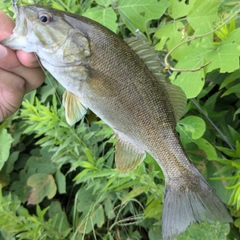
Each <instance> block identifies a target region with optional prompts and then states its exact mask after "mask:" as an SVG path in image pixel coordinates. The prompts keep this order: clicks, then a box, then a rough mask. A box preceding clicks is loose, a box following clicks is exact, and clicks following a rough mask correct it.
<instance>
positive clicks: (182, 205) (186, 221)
mask: <svg viewBox="0 0 240 240" xmlns="http://www.w3.org/2000/svg"><path fill="white" fill-rule="evenodd" d="M184 181H185V180H184V179H180V180H179V179H178V180H177V179H175V180H169V182H167V183H166V187H165V198H164V207H163V215H162V219H163V220H162V235H163V240H173V239H174V238H175V237H176V236H178V235H179V234H181V233H182V232H184V231H185V230H186V229H187V227H188V226H190V225H191V224H192V223H194V222H202V221H205V220H207V221H209V222H210V223H215V222H216V221H219V222H220V223H228V222H232V221H233V220H232V217H231V216H230V214H229V212H228V210H227V208H226V207H225V205H224V203H223V202H222V201H221V200H220V199H219V197H218V196H217V195H216V193H215V192H214V191H213V189H212V188H211V187H210V186H209V185H208V183H207V182H206V180H205V179H204V178H203V176H202V175H200V173H199V175H197V176H194V177H193V179H191V178H190V179H189V178H188V179H186V181H185V183H184V184H183V182H184ZM194 182H195V183H196V184H194Z"/></svg>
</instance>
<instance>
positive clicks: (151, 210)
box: [144, 198, 162, 219]
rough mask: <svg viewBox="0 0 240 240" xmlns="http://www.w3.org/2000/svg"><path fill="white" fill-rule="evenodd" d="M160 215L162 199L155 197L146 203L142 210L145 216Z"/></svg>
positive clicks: (155, 216)
mask: <svg viewBox="0 0 240 240" xmlns="http://www.w3.org/2000/svg"><path fill="white" fill-rule="evenodd" d="M161 215H162V199H160V198H159V199H156V200H154V201H152V202H151V203H150V204H148V205H147V207H146V209H145V211H144V217H145V218H157V219H158V218H159V217H160V216H161Z"/></svg>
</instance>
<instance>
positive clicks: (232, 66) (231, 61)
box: [205, 43, 240, 73]
mask: <svg viewBox="0 0 240 240" xmlns="http://www.w3.org/2000/svg"><path fill="white" fill-rule="evenodd" d="M239 55H240V48H239V46H238V44H236V43H226V44H224V43H223V44H222V45H221V46H219V47H218V48H217V49H213V50H212V51H210V52H209V53H208V54H206V55H205V58H206V61H207V62H211V63H210V64H209V65H208V66H206V71H207V72H211V71H212V70H214V69H218V68H220V73H225V72H233V71H235V70H237V69H238V68H239ZM226 59H227V61H226Z"/></svg>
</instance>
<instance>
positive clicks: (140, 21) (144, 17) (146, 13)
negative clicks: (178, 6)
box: [118, 0, 169, 32]
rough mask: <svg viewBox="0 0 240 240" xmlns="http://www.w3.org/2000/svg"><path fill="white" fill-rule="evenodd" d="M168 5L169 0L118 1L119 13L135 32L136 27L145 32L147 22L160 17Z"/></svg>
mask: <svg viewBox="0 0 240 240" xmlns="http://www.w3.org/2000/svg"><path fill="white" fill-rule="evenodd" d="M168 6H169V3H168V1H167V0H161V1H157V0H148V1H146V0H119V2H118V9H119V13H120V15H122V19H123V21H124V23H125V24H126V26H128V28H129V29H131V30H132V31H134V32H135V30H136V29H139V30H140V31H142V32H145V31H146V27H147V25H146V24H147V22H148V21H150V20H153V19H159V18H160V17H161V16H162V15H163V14H164V12H165V10H166V8H167V7H168ZM129 22H130V23H129ZM131 25H133V26H134V28H135V29H133V27H132V26H131Z"/></svg>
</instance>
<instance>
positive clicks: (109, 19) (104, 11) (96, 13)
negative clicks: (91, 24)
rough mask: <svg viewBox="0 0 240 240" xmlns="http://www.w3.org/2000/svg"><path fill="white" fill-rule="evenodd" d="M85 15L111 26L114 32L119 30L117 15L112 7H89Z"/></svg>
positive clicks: (108, 26)
mask: <svg viewBox="0 0 240 240" xmlns="http://www.w3.org/2000/svg"><path fill="white" fill-rule="evenodd" d="M83 16H85V17H88V18H91V19H92V20H94V21H96V22H98V23H100V24H102V25H103V26H105V27H107V28H109V29H110V30H112V31H113V32H116V31H117V27H118V25H117V23H116V20H117V16H116V13H115V12H114V11H113V9H112V8H110V7H108V8H103V7H99V6H97V7H94V8H90V9H88V10H87V11H86V12H85V13H83Z"/></svg>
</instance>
